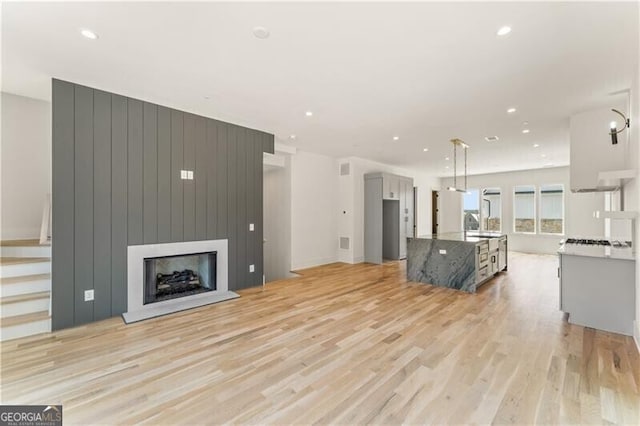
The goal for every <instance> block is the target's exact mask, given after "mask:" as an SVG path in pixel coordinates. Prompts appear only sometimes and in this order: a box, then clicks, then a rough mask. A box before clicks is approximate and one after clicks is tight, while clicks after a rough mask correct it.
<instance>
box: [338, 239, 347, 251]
mask: <svg viewBox="0 0 640 426" xmlns="http://www.w3.org/2000/svg"><path fill="white" fill-rule="evenodd" d="M340 248H341V249H343V250H349V237H340Z"/></svg>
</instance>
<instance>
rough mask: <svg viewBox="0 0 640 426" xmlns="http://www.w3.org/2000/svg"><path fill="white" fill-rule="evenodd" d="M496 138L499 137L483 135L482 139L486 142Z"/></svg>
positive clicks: (494, 140)
mask: <svg viewBox="0 0 640 426" xmlns="http://www.w3.org/2000/svg"><path fill="white" fill-rule="evenodd" d="M498 139H500V138H499V137H497V136H485V137H484V140H485V141H487V142H497V141H498Z"/></svg>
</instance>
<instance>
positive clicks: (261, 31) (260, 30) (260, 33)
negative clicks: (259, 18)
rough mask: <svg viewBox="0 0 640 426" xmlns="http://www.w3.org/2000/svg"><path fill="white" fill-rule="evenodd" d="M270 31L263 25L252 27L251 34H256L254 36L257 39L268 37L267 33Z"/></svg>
mask: <svg viewBox="0 0 640 426" xmlns="http://www.w3.org/2000/svg"><path fill="white" fill-rule="evenodd" d="M270 34H271V33H270V32H269V30H268V29H266V28H265V27H254V28H253V35H254V36H256V38H259V39H263V40H264V39H265V38H269V35H270Z"/></svg>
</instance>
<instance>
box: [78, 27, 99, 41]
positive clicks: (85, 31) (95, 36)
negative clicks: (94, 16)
mask: <svg viewBox="0 0 640 426" xmlns="http://www.w3.org/2000/svg"><path fill="white" fill-rule="evenodd" d="M80 34H82V35H83V36H84V37H86V38H88V39H89V40H97V39H98V34H96V33H94V32H93V31H91V30H88V29H86V28H83V29H81V30H80Z"/></svg>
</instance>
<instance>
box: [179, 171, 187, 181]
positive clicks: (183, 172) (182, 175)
mask: <svg viewBox="0 0 640 426" xmlns="http://www.w3.org/2000/svg"><path fill="white" fill-rule="evenodd" d="M180 179H188V175H187V171H186V170H180Z"/></svg>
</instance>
